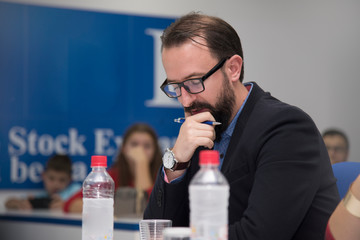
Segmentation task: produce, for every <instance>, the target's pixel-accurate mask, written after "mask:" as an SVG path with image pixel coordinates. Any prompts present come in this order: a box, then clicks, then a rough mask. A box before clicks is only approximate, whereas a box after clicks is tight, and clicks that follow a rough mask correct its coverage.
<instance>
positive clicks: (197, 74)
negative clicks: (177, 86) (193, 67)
mask: <svg viewBox="0 0 360 240" xmlns="http://www.w3.org/2000/svg"><path fill="white" fill-rule="evenodd" d="M202 76H204V73H196V72H195V73H191V74H189V75H187V76H186V77H184V78H183V80H181V82H183V81H186V80H189V79H195V78H196V79H200V78H202ZM166 82H167V83H177V82H179V81H177V80H171V79H168V78H166Z"/></svg>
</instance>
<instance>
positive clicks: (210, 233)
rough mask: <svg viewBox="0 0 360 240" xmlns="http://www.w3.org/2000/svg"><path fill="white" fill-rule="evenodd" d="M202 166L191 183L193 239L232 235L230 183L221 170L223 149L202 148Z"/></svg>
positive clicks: (221, 238)
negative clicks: (218, 150) (229, 226)
mask: <svg viewBox="0 0 360 240" xmlns="http://www.w3.org/2000/svg"><path fill="white" fill-rule="evenodd" d="M199 158H200V160H199V164H200V170H199V171H198V172H197V173H196V174H195V176H194V177H193V179H192V180H191V182H190V186H189V199H190V227H191V230H192V235H191V239H192V240H200V239H201V240H226V239H228V205H229V184H228V182H227V180H226V178H225V177H224V176H223V175H222V173H221V172H220V171H219V169H218V166H219V152H217V151H214V150H203V151H200V156H199Z"/></svg>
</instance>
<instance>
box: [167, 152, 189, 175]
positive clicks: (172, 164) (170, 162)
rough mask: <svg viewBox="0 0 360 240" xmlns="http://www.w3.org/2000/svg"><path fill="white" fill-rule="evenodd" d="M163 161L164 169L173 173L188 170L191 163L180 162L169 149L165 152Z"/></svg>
mask: <svg viewBox="0 0 360 240" xmlns="http://www.w3.org/2000/svg"><path fill="white" fill-rule="evenodd" d="M162 160H163V164H164V167H165V168H166V169H170V170H171V171H175V170H182V169H186V168H188V167H189V166H190V161H187V162H178V161H177V160H176V158H175V154H174V153H173V151H171V150H170V149H169V148H167V149H166V150H165V153H164V156H163V158H162Z"/></svg>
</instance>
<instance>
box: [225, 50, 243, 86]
mask: <svg viewBox="0 0 360 240" xmlns="http://www.w3.org/2000/svg"><path fill="white" fill-rule="evenodd" d="M242 64H243V60H242V58H241V57H240V56H239V55H237V54H235V55H234V56H232V57H231V58H229V60H228V63H227V69H228V73H229V74H228V76H229V78H230V80H231V81H239V78H240V74H241V68H242Z"/></svg>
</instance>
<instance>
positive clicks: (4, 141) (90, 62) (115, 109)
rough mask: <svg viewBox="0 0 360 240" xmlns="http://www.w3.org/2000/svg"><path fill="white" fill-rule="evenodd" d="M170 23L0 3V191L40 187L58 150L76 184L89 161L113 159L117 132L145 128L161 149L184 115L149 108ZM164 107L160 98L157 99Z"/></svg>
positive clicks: (169, 108)
mask: <svg viewBox="0 0 360 240" xmlns="http://www.w3.org/2000/svg"><path fill="white" fill-rule="evenodd" d="M172 21H174V19H167V18H159V17H149V16H134V15H126V14H109V13H99V12H90V11H81V10H71V9H57V8H48V7H38V6H27V5H21V4H10V3H0V188H2V189H8V188H39V187H41V177H40V172H41V171H42V169H43V166H44V163H45V162H46V160H47V158H48V157H49V156H50V155H52V154H54V153H55V152H63V153H67V154H69V155H70V156H71V157H72V159H73V162H74V177H75V180H77V181H82V179H83V178H84V177H85V176H86V175H87V172H88V171H89V169H88V166H89V163H90V156H91V155H93V154H103V155H108V156H109V159H110V160H111V159H112V157H113V156H114V155H115V154H116V149H117V148H118V147H119V146H120V144H121V135H122V134H123V133H124V131H125V130H126V128H127V127H128V126H129V125H131V124H132V123H134V122H139V121H141V122H147V123H149V124H150V125H152V126H153V127H154V128H155V129H156V131H157V133H158V135H159V136H160V137H161V144H162V146H163V147H166V146H170V145H171V144H172V142H173V141H174V140H175V137H176V135H177V132H178V130H179V125H177V124H175V123H173V121H172V120H173V119H174V118H176V117H179V116H182V115H183V110H182V108H181V107H180V106H179V105H177V104H174V102H167V103H166V104H165V101H169V100H167V99H164V105H163V106H162V105H161V104H153V105H151V106H149V105H147V104H146V102H148V101H149V100H151V99H154V98H155V96H154V95H156V93H159V92H158V88H159V85H158V83H159V82H162V80H163V79H154V76H155V73H154V69H156V68H155V65H156V64H161V63H160V62H159V61H158V62H156V60H154V59H156V58H155V55H156V54H160V52H157V48H156V47H155V45H156V43H157V41H158V39H157V38H156V37H154V36H151V35H149V34H147V33H146V31H147V30H148V29H157V30H159V31H162V30H163V29H164V28H165V27H167V26H168V25H169V24H170V23H171V22H172ZM158 102H159V101H158Z"/></svg>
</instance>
